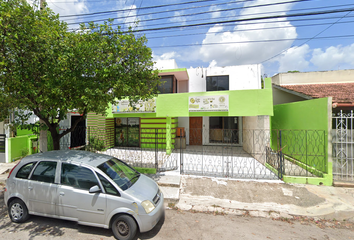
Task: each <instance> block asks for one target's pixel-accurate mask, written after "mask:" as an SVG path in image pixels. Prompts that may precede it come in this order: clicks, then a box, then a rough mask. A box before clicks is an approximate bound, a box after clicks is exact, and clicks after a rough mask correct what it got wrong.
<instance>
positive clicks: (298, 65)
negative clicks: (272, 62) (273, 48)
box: [277, 44, 310, 72]
mask: <svg viewBox="0 0 354 240" xmlns="http://www.w3.org/2000/svg"><path fill="white" fill-rule="evenodd" d="M309 53H310V47H309V45H307V44H305V45H303V46H301V47H293V48H290V49H288V50H287V51H286V52H285V53H283V54H282V55H281V56H280V57H279V58H277V61H279V65H280V66H279V70H278V71H279V72H287V71H295V70H297V71H304V70H306V69H307V68H308V67H309V61H307V60H306V56H307V55H308V54H309Z"/></svg>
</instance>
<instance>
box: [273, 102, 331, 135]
mask: <svg viewBox="0 0 354 240" xmlns="http://www.w3.org/2000/svg"><path fill="white" fill-rule="evenodd" d="M327 103H328V98H320V99H314V100H307V101H301V102H294V103H286V104H280V105H276V106H274V116H272V117H271V126H272V129H301V130H303V129H307V130H325V131H328V110H327Z"/></svg>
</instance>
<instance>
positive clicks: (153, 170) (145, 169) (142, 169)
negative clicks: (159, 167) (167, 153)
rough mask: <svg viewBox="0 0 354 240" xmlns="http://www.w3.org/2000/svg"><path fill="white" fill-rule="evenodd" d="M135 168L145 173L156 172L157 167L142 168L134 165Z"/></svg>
mask: <svg viewBox="0 0 354 240" xmlns="http://www.w3.org/2000/svg"><path fill="white" fill-rule="evenodd" d="M133 168H134V169H135V170H137V171H138V172H140V173H143V174H156V169H155V168H141V167H133Z"/></svg>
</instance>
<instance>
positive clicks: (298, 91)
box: [272, 69, 354, 183]
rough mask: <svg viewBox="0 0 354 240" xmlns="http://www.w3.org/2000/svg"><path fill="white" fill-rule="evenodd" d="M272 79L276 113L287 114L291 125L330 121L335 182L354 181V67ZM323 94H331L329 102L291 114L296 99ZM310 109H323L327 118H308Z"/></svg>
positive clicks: (279, 75) (283, 75)
mask: <svg viewBox="0 0 354 240" xmlns="http://www.w3.org/2000/svg"><path fill="white" fill-rule="evenodd" d="M272 83H273V85H272V86H273V103H274V115H283V116H285V115H286V116H287V118H286V119H288V120H289V122H291V125H296V126H297V127H299V126H300V128H301V129H305V128H304V127H303V126H304V125H305V124H308V123H311V122H312V123H313V125H312V127H311V128H312V129H315V128H316V124H317V125H318V124H319V123H320V122H322V121H323V120H326V121H327V122H328V125H329V126H328V143H329V144H328V149H329V151H328V156H329V157H332V158H329V161H328V164H329V165H331V164H333V169H332V171H333V179H334V181H335V183H336V181H346V182H348V181H349V182H354V172H353V169H354V168H353V166H354V161H353V159H354V156H353V153H354V137H353V136H354V124H353V122H354V114H353V110H354V69H350V70H337V71H323V72H304V73H300V72H297V73H280V74H277V75H275V76H273V77H272ZM320 98H329V101H330V102H329V104H328V106H326V105H322V106H319V105H314V106H313V107H312V108H307V109H305V108H303V111H302V112H299V114H300V116H292V117H291V118H290V117H289V113H290V112H289V109H291V107H292V106H294V105H295V103H300V102H303V103H305V100H310V99H320ZM287 104H292V106H290V105H287ZM305 105H306V104H305ZM305 105H303V106H305ZM307 106H310V104H308V105H307ZM320 108H321V109H320ZM306 110H307V111H308V113H310V112H311V111H312V113H315V112H317V111H322V112H327V114H325V117H323V118H324V119H319V118H317V119H316V117H315V116H314V117H313V118H308V116H306ZM284 119H285V118H284ZM315 119H316V120H315ZM289 125H290V124H289Z"/></svg>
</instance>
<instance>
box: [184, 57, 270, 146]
mask: <svg viewBox="0 0 354 240" xmlns="http://www.w3.org/2000/svg"><path fill="white" fill-rule="evenodd" d="M187 72H188V76H189V92H206V90H207V86H206V77H209V76H229V90H246V89H261V67H260V65H257V64H255V65H241V66H228V67H209V68H201V67H198V68H189V69H187ZM220 94H222V91H220ZM202 118H203V123H202V126H203V130H202V132H203V136H202V144H203V145H208V144H213V145H215V144H217V143H215V142H212V143H211V142H210V136H209V133H210V124H209V122H210V121H209V120H210V117H207V116H205V117H202ZM231 118H233V119H234V120H233V121H236V122H237V124H238V138H239V143H238V144H237V145H242V129H243V120H244V119H245V118H242V117H238V116H235V117H231ZM254 118H255V119H257V117H254ZM189 123H190V118H188V117H179V118H178V126H179V127H184V128H185V129H186V144H187V145H189V134H190V133H189ZM262 128H264V127H263V126H262ZM265 128H267V129H268V128H269V125H268V126H266V127H265ZM220 144H222V143H220Z"/></svg>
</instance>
